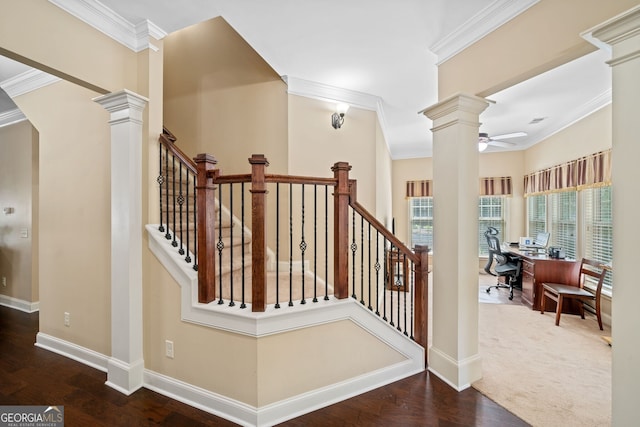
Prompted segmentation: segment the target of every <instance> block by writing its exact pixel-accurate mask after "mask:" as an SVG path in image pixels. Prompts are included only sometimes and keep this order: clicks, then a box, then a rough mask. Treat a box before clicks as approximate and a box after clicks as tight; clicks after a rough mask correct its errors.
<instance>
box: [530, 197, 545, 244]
mask: <svg viewBox="0 0 640 427" xmlns="http://www.w3.org/2000/svg"><path fill="white" fill-rule="evenodd" d="M527 206H528V211H527V212H528V221H529V228H528V233H529V234H528V235H529V236H531V237H535V236H537V235H538V233H544V232H545V231H547V199H546V197H545V196H544V194H539V195H537V196H530V197H528V198H527Z"/></svg>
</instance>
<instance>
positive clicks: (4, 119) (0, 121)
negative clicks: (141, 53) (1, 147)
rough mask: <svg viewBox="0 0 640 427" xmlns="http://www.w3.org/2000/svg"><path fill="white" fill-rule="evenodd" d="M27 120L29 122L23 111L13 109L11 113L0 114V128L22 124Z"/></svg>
mask: <svg viewBox="0 0 640 427" xmlns="http://www.w3.org/2000/svg"><path fill="white" fill-rule="evenodd" d="M25 120H27V117H26V116H25V115H24V113H23V112H22V111H20V109H19V108H16V109H13V110H11V111H5V112H4V113H0V128H1V127H5V126H9V125H13V124H16V123H20V122H23V121H25Z"/></svg>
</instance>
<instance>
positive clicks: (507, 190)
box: [480, 176, 512, 196]
mask: <svg viewBox="0 0 640 427" xmlns="http://www.w3.org/2000/svg"><path fill="white" fill-rule="evenodd" d="M511 194H512V187H511V177H510V176H503V177H500V178H480V195H481V196H511Z"/></svg>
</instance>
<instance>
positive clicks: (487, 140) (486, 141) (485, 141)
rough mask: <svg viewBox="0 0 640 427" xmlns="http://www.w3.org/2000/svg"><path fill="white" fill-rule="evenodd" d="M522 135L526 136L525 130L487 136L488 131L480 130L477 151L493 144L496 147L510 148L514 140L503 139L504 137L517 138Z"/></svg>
mask: <svg viewBox="0 0 640 427" xmlns="http://www.w3.org/2000/svg"><path fill="white" fill-rule="evenodd" d="M522 136H527V133H526V132H512V133H504V134H502V135H495V136H489V134H488V133H485V132H480V133H479V134H478V151H480V152H482V151H484V150H486V149H487V147H488V146H489V145H495V146H496V147H505V148H510V147H513V146H514V145H516V144H515V142H511V141H504V140H505V139H510V138H519V137H522Z"/></svg>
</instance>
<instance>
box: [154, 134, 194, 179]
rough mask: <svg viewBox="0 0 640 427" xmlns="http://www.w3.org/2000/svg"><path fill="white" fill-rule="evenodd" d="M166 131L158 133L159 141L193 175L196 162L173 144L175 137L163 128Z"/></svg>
mask: <svg viewBox="0 0 640 427" xmlns="http://www.w3.org/2000/svg"><path fill="white" fill-rule="evenodd" d="M164 130H165V131H166V133H162V134H161V135H160V138H159V140H160V142H161V143H162V145H164V146H165V147H166V148H167V150H169V151H170V152H171V154H173V155H174V156H175V157H177V158H178V159H179V160H180V161H181V162H182V163H183V164H184V165H185V166H186V167H187V169H189V170H190V171H191V173H193V174H194V175H197V174H198V170H197V167H196V163H195V162H194V161H193V160H191V159H190V158H189V157H188V156H187V155H186V154H185V153H184V152H183V151H182V150H181V149H179V148H178V146H177V145H176V144H175V142H176V137H175V136H173V134H172V133H171V132H169V131H168V130H167V129H166V128H164Z"/></svg>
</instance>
